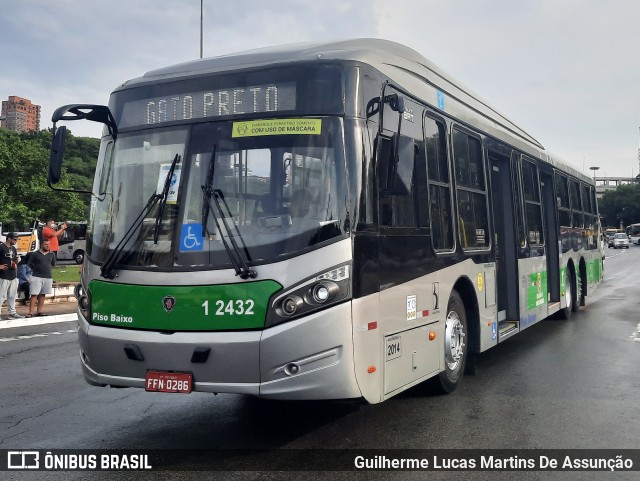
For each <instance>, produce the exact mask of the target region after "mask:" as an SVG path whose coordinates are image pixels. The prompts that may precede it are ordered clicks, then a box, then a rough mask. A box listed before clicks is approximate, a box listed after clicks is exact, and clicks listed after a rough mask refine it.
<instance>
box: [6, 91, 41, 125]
mask: <svg viewBox="0 0 640 481" xmlns="http://www.w3.org/2000/svg"><path fill="white" fill-rule="evenodd" d="M0 118H1V120H0V127H4V128H5V129H9V130H13V131H14V132H27V131H29V130H40V106H39V105H35V104H32V103H31V100H29V99H23V98H22V97H17V96H15V95H10V96H9V99H8V100H3V101H2V114H1V115H0Z"/></svg>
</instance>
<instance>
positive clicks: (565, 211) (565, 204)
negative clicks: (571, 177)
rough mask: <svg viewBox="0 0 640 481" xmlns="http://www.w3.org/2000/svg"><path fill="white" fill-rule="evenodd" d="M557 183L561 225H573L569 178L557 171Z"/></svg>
mask: <svg viewBox="0 0 640 481" xmlns="http://www.w3.org/2000/svg"><path fill="white" fill-rule="evenodd" d="M555 183H556V199H557V202H558V217H559V221H560V225H561V226H564V227H571V208H570V205H569V187H568V184H567V178H566V177H565V176H564V175H560V174H558V173H557V172H556V174H555Z"/></svg>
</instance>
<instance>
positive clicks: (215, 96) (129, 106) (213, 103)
mask: <svg viewBox="0 0 640 481" xmlns="http://www.w3.org/2000/svg"><path fill="white" fill-rule="evenodd" d="M295 108H296V84H295V82H286V83H271V84H264V85H252V86H247V87H234V88H225V89H217V90H206V91H198V92H184V93H176V94H174V95H167V96H163V97H152V98H146V99H142V100H135V101H132V102H127V103H126V104H125V105H124V108H123V110H122V116H121V118H120V121H119V122H118V126H119V127H120V128H126V127H134V126H144V125H156V124H163V123H166V122H175V121H182V120H185V121H186V120H192V119H202V118H213V117H221V116H224V115H243V114H252V113H264V112H280V111H287V110H294V109H295Z"/></svg>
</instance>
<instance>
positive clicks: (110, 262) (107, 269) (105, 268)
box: [100, 154, 181, 279]
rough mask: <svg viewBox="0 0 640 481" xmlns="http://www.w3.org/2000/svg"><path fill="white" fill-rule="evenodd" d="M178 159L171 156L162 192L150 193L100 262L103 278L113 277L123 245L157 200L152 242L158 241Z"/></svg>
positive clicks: (130, 237) (177, 156) (131, 236)
mask: <svg viewBox="0 0 640 481" xmlns="http://www.w3.org/2000/svg"><path fill="white" fill-rule="evenodd" d="M180 159H181V157H180V155H178V154H176V156H175V157H174V158H173V162H172V163H171V168H170V169H169V173H168V174H167V178H166V179H165V181H164V186H163V188H162V192H160V193H159V194H156V193H155V192H154V193H153V194H151V197H149V200H148V201H147V204H146V205H145V206H144V207H143V209H142V211H141V212H140V214H139V215H138V217H136V219H135V220H134V221H133V224H131V227H129V230H127V232H126V233H125V234H124V236H123V237H122V239H121V240H120V242H118V244H117V245H116V246H115V247H114V248H113V250H112V251H111V254H109V257H107V259H106V260H105V261H104V264H102V267H101V268H100V275H101V276H102V277H104V278H105V279H113V278H114V277H115V275H114V274H113V269H114V267H115V266H116V264H117V263H118V261H119V260H120V258H121V257H122V253H123V252H124V247H125V246H126V245H127V243H128V242H129V241H130V240H131V239H132V238H133V235H134V234H135V232H136V231H137V230H138V228H139V227H140V226H141V225H142V223H143V222H144V219H145V217H146V216H147V214H149V212H151V210H153V208H154V207H155V206H156V204H157V203H158V202H161V204H160V207H159V212H158V215H157V216H156V228H155V234H154V242H155V243H156V244H157V243H158V227H159V225H160V223H161V222H162V216H163V213H164V206H165V205H166V203H167V197H168V195H169V187H170V186H171V178H172V177H173V172H174V170H175V168H176V164H177V163H178V162H179V161H180Z"/></svg>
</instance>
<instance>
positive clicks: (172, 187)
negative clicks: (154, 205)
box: [156, 163, 181, 204]
mask: <svg viewBox="0 0 640 481" xmlns="http://www.w3.org/2000/svg"><path fill="white" fill-rule="evenodd" d="M169 170H171V164H170V163H169V164H160V174H159V175H158V186H157V187H156V194H158V195H160V194H162V191H163V190H164V183H165V181H166V180H167V175H169ZM180 172H181V169H180V166H178V165H176V167H175V169H174V170H173V176H172V177H171V183H170V184H169V192H167V202H166V203H167V204H177V203H178V187H179V186H180Z"/></svg>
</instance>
